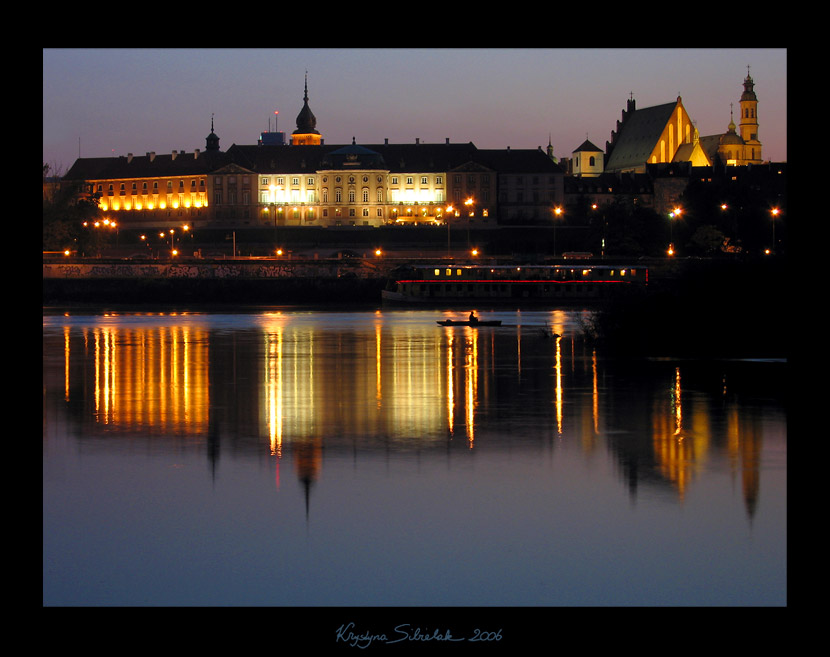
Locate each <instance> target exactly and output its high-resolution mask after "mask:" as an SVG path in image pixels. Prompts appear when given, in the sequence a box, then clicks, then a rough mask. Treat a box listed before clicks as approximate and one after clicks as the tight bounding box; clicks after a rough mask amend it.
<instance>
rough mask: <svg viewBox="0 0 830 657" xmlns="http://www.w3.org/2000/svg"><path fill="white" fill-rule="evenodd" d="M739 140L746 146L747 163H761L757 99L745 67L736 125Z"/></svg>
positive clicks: (753, 83)
mask: <svg viewBox="0 0 830 657" xmlns="http://www.w3.org/2000/svg"><path fill="white" fill-rule="evenodd" d="M738 125H739V128H740V136H741V139H743V140H744V143H745V144H746V153H745V155H746V159H747V161H749V162H761V142H760V141H758V97H757V96H756V95H755V82H754V81H753V79H752V78H751V77H750V75H749V66H747V67H746V78H744V92H743V93H742V94H741V118H740V121H739V123H738Z"/></svg>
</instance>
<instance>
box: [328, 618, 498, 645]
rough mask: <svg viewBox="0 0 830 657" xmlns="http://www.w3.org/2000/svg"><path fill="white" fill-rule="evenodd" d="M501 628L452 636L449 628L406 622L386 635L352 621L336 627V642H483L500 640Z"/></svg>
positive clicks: (477, 630)
mask: <svg viewBox="0 0 830 657" xmlns="http://www.w3.org/2000/svg"><path fill="white" fill-rule="evenodd" d="M501 638H502V634H501V629H498V630H496V631H493V632H490V631H484V630H480V629H475V630H473V632H472V634H471V635H470V636H464V637H457V636H453V634H452V632H451V631H450V630H449V629H445V630H439V629H437V628H436V629H434V630H433V631H432V632H431V633H430V632H429V631H428V630H427V631H424V630H422V629H421V628H420V627H412V626H411V625H409V624H408V623H403V624H401V625H396V626H395V628H394V630H393V633H392V634H390V635H387V634H386V633H385V632H381V633H379V634H373V633H371V632H368V631H366V630H363V631H358V630H357V629H356V628H355V624H354V623H345V624H343V625H341V626H340V627H339V628H337V633H336V640H337V642H338V643H341V642H342V643H348V644H349V645H351V646H352V647H353V648H361V649H364V648H368V647H369V646H370V645H372V643H374V642H378V643H385V644H393V643H400V642H401V641H422V642H427V641H441V642H448V643H451V642H456V641H469V642H485V641H501Z"/></svg>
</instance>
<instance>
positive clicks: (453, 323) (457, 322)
mask: <svg viewBox="0 0 830 657" xmlns="http://www.w3.org/2000/svg"><path fill="white" fill-rule="evenodd" d="M438 324H439V325H440V326H501V320H498V319H493V320H483V319H476V320H473V321H470V320H469V319H464V320H458V319H439V320H438Z"/></svg>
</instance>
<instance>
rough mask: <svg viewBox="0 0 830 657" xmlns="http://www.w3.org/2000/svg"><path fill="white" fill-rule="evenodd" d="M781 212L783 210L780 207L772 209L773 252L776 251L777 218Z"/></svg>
mask: <svg viewBox="0 0 830 657" xmlns="http://www.w3.org/2000/svg"><path fill="white" fill-rule="evenodd" d="M780 213H781V210H779V209H778V208H773V209H772V210H770V214H771V215H772V253H773V254H774V253H775V220H776V218H777V217H778V215H779V214H780Z"/></svg>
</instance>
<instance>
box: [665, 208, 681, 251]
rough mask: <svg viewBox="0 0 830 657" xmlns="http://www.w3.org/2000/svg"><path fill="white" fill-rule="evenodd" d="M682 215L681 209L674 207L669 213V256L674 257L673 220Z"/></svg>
mask: <svg viewBox="0 0 830 657" xmlns="http://www.w3.org/2000/svg"><path fill="white" fill-rule="evenodd" d="M682 213H683V209H682V208H680V207H675V208H674V209H673V210H672V211H671V212H669V250H668V254H669V255H670V256H672V255H674V220H675V219H676V218H677V217H679V216H680V215H681V214H682Z"/></svg>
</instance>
